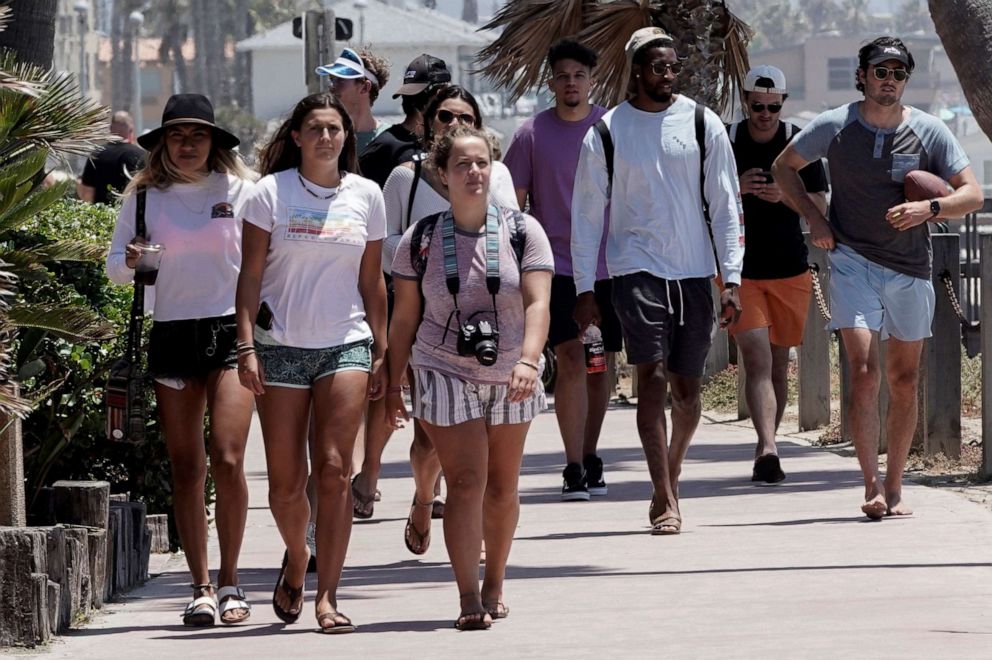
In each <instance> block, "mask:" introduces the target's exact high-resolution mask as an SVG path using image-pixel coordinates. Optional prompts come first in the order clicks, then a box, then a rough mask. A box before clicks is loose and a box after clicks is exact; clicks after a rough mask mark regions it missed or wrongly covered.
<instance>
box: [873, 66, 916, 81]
mask: <svg viewBox="0 0 992 660" xmlns="http://www.w3.org/2000/svg"><path fill="white" fill-rule="evenodd" d="M871 71H872V73H873V74H875V80H885V79H886V78H888V77H889V74H890V73H891V74H892V78H893V79H895V81H896V82H903V81H904V80H906V79H907V78H909V71H907V70H906V69H890V68H889V67H887V66H876V67H875V68H873V69H872V70H871Z"/></svg>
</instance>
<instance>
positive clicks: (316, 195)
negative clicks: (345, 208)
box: [296, 170, 341, 199]
mask: <svg viewBox="0 0 992 660" xmlns="http://www.w3.org/2000/svg"><path fill="white" fill-rule="evenodd" d="M296 178H298V179H299V180H300V185H301V186H303V189H304V190H306V191H307V192H308V193H310V194H311V195H313V196H314V197H316V198H317V199H331V198H332V197H334V196H335V195H337V194H338V189H337V188H335V189H334V190H333V191H331V192H330V193H329V194H327V195H321V194H318V193H315V192H314V191H312V190H310V188H309V187H307V183H306V179H304V178H303V175H302V174H300V171H299V170H296ZM340 185H341V184H338V186H340Z"/></svg>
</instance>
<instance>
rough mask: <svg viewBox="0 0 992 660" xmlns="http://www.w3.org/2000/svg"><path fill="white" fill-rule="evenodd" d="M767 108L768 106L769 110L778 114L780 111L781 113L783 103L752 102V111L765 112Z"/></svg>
mask: <svg viewBox="0 0 992 660" xmlns="http://www.w3.org/2000/svg"><path fill="white" fill-rule="evenodd" d="M765 108H767V109H768V112H770V113H772V114H773V115H777V114H778V113H780V112H781V111H782V104H781V103H752V104H751V111H752V112H764V111H765Z"/></svg>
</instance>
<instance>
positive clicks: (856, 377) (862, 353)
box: [840, 328, 888, 518]
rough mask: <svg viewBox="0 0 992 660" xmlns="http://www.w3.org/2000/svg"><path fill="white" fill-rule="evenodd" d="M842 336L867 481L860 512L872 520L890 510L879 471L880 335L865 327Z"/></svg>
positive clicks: (851, 411)
mask: <svg viewBox="0 0 992 660" xmlns="http://www.w3.org/2000/svg"><path fill="white" fill-rule="evenodd" d="M840 333H841V338H842V339H843V341H844V351H845V353H846V354H847V363H848V367H849V371H850V373H851V395H850V397H849V404H848V418H849V419H850V425H851V435H852V436H853V438H854V449H855V451H856V452H857V454H858V463H860V464H861V473H862V475H863V476H864V479H865V502H864V504H863V505H862V506H861V510H862V511H863V512H864V513H865V515H867V516H868V517H869V518H881V517H882V516H884V515H885V512H886V510H887V508H888V507H887V505H886V502H885V495H884V493H883V490H882V477H881V475H880V474H879V471H878V432H879V419H878V389H879V385H880V382H881V379H880V373H879V366H878V333H877V332H873V331H871V330H867V329H864V328H844V329H842V330H841V331H840Z"/></svg>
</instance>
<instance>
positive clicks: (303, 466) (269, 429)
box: [255, 385, 311, 614]
mask: <svg viewBox="0 0 992 660" xmlns="http://www.w3.org/2000/svg"><path fill="white" fill-rule="evenodd" d="M310 399H311V397H310V390H303V389H295V388H291V387H276V386H272V385H269V386H266V388H265V394H263V395H262V396H258V397H256V398H255V405H256V406H257V407H258V418H259V421H260V422H261V423H262V439H263V441H264V443H265V463H266V469H267V471H268V474H269V508H270V509H271V510H272V517H273V518H274V519H275V521H276V527H278V528H279V534H280V535H281V536H282V540H283V543H284V544H285V545H286V552H287V554H288V557H289V563H288V564H287V566H286V573H285V576H284V580H285V584H286V586H288V587H290V588H293V589H295V588H297V587H299V586H300V585H302V584H303V582H304V578H305V577H306V570H307V561H308V559H309V558H310V551H309V550H308V549H307V543H306V532H307V521H308V520H309V519H310V503H309V502H308V501H307V496H306V484H307V427H308V426H309V419H310ZM276 602H277V603H278V604H279V607H281V608H282V609H283V610H285V611H287V612H290V613H293V614H295V613H298V612H299V611H300V608H301V607H302V601H297V602H295V603H293V602H290V601H289V599H288V598H286V594H285V593H283V591H282V590H281V589H280V590H279V591H278V593H277V594H276Z"/></svg>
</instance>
